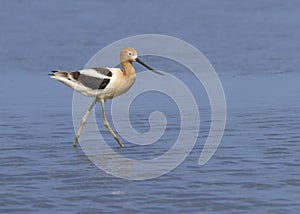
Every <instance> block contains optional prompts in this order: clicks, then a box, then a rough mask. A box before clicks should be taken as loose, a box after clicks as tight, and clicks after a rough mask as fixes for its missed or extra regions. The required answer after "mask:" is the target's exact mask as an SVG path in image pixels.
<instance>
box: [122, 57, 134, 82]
mask: <svg viewBox="0 0 300 214" xmlns="http://www.w3.org/2000/svg"><path fill="white" fill-rule="evenodd" d="M121 66H122V68H123V74H124V76H125V77H127V78H128V77H130V76H132V75H135V70H134V67H133V66H132V62H128V61H125V62H121Z"/></svg>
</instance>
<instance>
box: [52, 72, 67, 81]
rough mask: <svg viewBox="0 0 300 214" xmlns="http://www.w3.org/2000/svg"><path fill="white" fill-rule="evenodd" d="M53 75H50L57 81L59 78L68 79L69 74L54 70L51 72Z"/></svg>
mask: <svg viewBox="0 0 300 214" xmlns="http://www.w3.org/2000/svg"><path fill="white" fill-rule="evenodd" d="M51 72H52V73H53V74H48V75H49V76H50V77H51V78H54V79H56V78H57V77H65V78H67V77H68V72H65V71H58V70H53V71H51Z"/></svg>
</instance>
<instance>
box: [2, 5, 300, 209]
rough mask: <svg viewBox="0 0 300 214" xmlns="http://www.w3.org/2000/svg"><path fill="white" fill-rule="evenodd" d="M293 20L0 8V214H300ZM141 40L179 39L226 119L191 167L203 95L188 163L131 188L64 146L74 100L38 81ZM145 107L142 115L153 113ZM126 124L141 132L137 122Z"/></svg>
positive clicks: (243, 14)
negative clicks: (207, 156)
mask: <svg viewBox="0 0 300 214" xmlns="http://www.w3.org/2000/svg"><path fill="white" fill-rule="evenodd" d="M299 14H300V2H299V1H296V0H295V1H279V0H278V1H277V0H270V1H267V0H263V1H259V0H255V1H249V2H241V1H208V0H207V1H188V2H184V1H154V2H153V1H114V2H109V1H106V2H100V1H96V0H94V1H51V2H50V1H14V0H12V1H3V2H1V6H0V26H1V37H0V47H1V52H0V63H1V69H0V72H1V78H0V81H1V84H0V91H1V94H0V100H1V104H0V118H1V120H0V143H1V150H0V184H1V188H0V212H1V213H53V212H58V213H104V212H117V213H298V211H299V210H300V169H299V166H300V164H299V160H300V158H299V157H300V156H299V154H300V132H299V130H300V94H299V89H300V88H299V81H300V74H299V67H300V60H299V59H300V42H299V41H300V40H299V39H300V28H299V27H300V25H299V18H300V16H299ZM144 33H157V34H167V35H171V36H175V37H178V38H180V39H183V40H185V41H187V42H189V43H191V44H192V45H194V46H195V47H196V48H198V49H199V50H201V51H202V52H203V53H204V54H205V55H206V56H207V57H208V59H209V60H210V62H211V63H212V64H213V66H214V67H215V69H216V71H217V73H218V74H219V75H220V78H221V81H222V83H223V86H224V90H225V94H226V98H227V105H228V114H227V118H228V119H227V125H226V130H225V133H224V137H223V140H222V143H221V145H220V147H219V148H218V150H217V152H216V153H215V155H214V156H213V158H212V159H211V160H210V161H209V162H208V163H207V164H206V165H204V166H199V165H198V158H199V154H200V152H201V150H202V147H203V145H204V142H205V139H206V137H207V134H208V128H209V125H210V121H209V119H210V118H209V117H210V112H209V109H208V107H207V105H208V101H207V98H205V97H203V102H204V103H203V105H202V107H201V109H200V114H201V120H202V122H201V129H200V136H199V139H198V141H197V143H196V146H195V148H194V149H193V151H192V152H191V153H190V155H189V156H188V158H187V159H186V160H185V161H184V162H183V163H182V164H181V165H179V166H178V167H177V168H176V169H174V170H173V171H171V172H170V173H168V174H166V175H164V176H161V177H159V178H156V179H151V180H146V181H129V180H124V179H120V178H115V177H113V176H111V175H108V174H106V173H105V172H103V171H102V170H100V169H98V168H97V167H95V166H94V164H93V163H92V162H90V161H89V159H88V158H87V157H86V156H85V154H84V153H83V152H82V150H81V149H80V147H79V148H77V149H74V148H73V147H72V141H73V139H74V135H75V134H74V129H73V122H72V95H73V92H72V90H70V89H69V88H67V87H66V86H64V85H62V84H60V83H58V82H55V81H54V80H52V79H50V78H49V77H48V76H47V74H48V72H49V71H50V70H51V69H64V70H78V69H80V68H82V67H83V66H84V65H85V64H86V62H87V61H88V60H89V59H90V57H92V56H93V55H94V54H95V53H96V52H97V51H99V50H100V49H101V48H103V47H104V46H106V45H108V44H109V43H111V42H114V41H116V40H118V39H121V38H123V37H127V36H132V35H136V34H144ZM149 64H151V66H153V67H155V68H158V69H160V70H164V71H168V70H176V65H172V66H170V65H169V63H164V62H163V61H159V60H151V59H150V62H149ZM136 67H137V70H138V71H140V70H141V67H139V66H136ZM175 74H176V75H178V76H181V77H182V76H184V75H182V74H180V72H179V71H176V72H175ZM182 78H184V77H182ZM189 78H191V77H189V76H187V77H186V79H185V80H184V81H189ZM146 97H147V96H146ZM145 99H146V98H145ZM152 99H153V101H154V102H155V96H149V97H147V100H152ZM157 99H160V100H162V99H161V97H157ZM142 104H143V100H141V101H140V102H139V101H138V102H137V103H136V105H140V106H141V105H142ZM162 105H164V102H162ZM164 107H166V104H165V106H164ZM144 108H145V112H146V113H147V114H148V113H149V112H150V111H152V110H153V105H149V106H148V105H145V106H144ZM96 109H97V110H98V111H99V110H100V108H99V106H97V107H96ZM176 112H177V109H176V108H172V109H170V110H169V113H170V115H172V114H173V113H176ZM99 116H100V115H99ZM108 116H109V117H110V115H108ZM133 119H136V121H137V122H138V124H139V127H138V128H137V129H140V130H147V128H148V126H149V124H148V123H147V120H146V119H147V117H145V118H143V115H140V117H136V118H133ZM144 121H145V123H143V122H144ZM176 121H177V120H174V121H173V122H174V123H175V124H174V127H173V128H171V129H169V130H168V131H169V133H168V135H169V136H171V137H172V136H173V135H176V134H178V124H176ZM143 126H144V127H143ZM107 139H109V136H108V137H107ZM113 143H114V142H113V139H112V145H113ZM161 143H164V142H161ZM125 144H126V142H125ZM157 145H158V146H155V147H153V149H152V150H151V149H147V154H144V153H143V152H141V150H137V149H136V148H135V147H134V146H128V147H125V148H124V149H126V150H125V151H126V152H125V153H126V155H128V156H129V157H135V158H136V159H142V158H143V157H144V156H145V155H146V157H147V158H151V157H154V156H155V155H157V154H160V153H162V152H164V151H165V150H164V149H165V146H161V147H159V144H157ZM167 145H168V144H167Z"/></svg>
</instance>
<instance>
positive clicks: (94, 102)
mask: <svg viewBox="0 0 300 214" xmlns="http://www.w3.org/2000/svg"><path fill="white" fill-rule="evenodd" d="M96 102H97V99H96V98H95V100H94V101H93V103H92V104H91V106H90V108H89V109H88V110H87V112H86V113H85V115H84V116H83V117H82V119H81V123H80V126H79V129H78V131H77V134H76V137H75V140H74V143H73V146H74V147H76V145H77V142H78V139H79V136H80V134H81V131H82V129H83V126H84V124H85V122H86V120H87V119H88V117H89V114H90V113H91V111H92V109H93V107H94V105H95V104H96Z"/></svg>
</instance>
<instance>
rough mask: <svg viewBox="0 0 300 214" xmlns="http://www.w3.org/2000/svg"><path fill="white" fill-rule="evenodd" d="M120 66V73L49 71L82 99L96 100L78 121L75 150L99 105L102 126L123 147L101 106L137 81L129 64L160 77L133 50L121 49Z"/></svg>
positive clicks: (91, 70) (118, 71)
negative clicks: (82, 97)
mask: <svg viewBox="0 0 300 214" xmlns="http://www.w3.org/2000/svg"><path fill="white" fill-rule="evenodd" d="M120 62H121V66H122V70H121V69H119V68H89V69H83V70H80V71H75V72H65V71H57V70H55V71H52V72H53V74H50V75H51V76H50V77H51V78H53V79H56V80H58V81H60V82H62V83H64V84H66V85H67V86H69V87H70V88H72V89H74V90H75V91H77V92H79V93H81V94H82V95H85V96H89V97H95V99H94V101H93V102H92V104H91V106H90V107H89V109H88V110H87V112H86V113H85V115H84V116H83V118H82V120H81V123H80V126H79V129H78V131H77V134H76V137H75V140H74V143H73V146H74V147H76V144H77V141H78V139H79V136H80V133H81V131H82V129H83V126H84V124H85V122H86V120H87V118H88V116H89V114H90V112H91V111H92V109H93V107H94V105H95V104H96V102H101V106H102V114H103V121H104V125H105V126H106V128H107V129H108V131H109V132H110V133H111V135H112V136H113V137H114V138H115V140H116V141H117V142H118V144H119V145H120V147H124V145H123V143H122V142H121V141H120V140H119V138H118V137H117V135H116V134H115V132H114V131H113V130H112V128H111V127H110V125H109V123H108V121H107V118H106V113H105V108H104V102H105V101H106V100H107V99H112V98H114V97H116V96H119V95H121V94H123V93H125V92H127V91H128V90H129V88H130V87H131V86H132V85H133V83H134V82H135V79H136V73H135V70H134V67H133V66H132V62H138V63H140V64H141V65H143V66H145V67H146V68H148V69H149V70H151V71H153V72H154V73H156V74H160V75H163V74H162V73H160V72H158V71H156V70H154V69H153V68H151V67H150V66H148V65H146V64H145V63H144V62H142V61H141V60H140V59H139V58H138V56H137V52H136V50H135V49H133V48H124V49H123V50H122V51H121V53H120Z"/></svg>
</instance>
